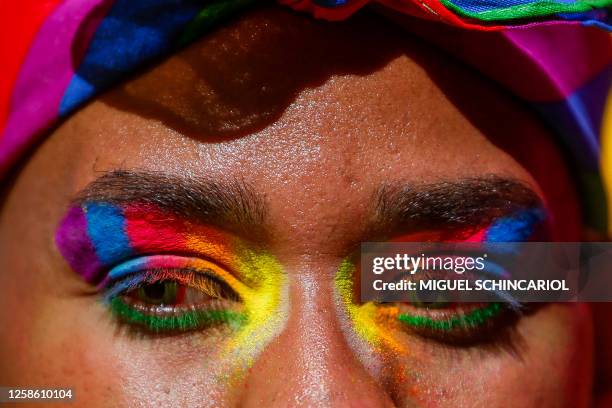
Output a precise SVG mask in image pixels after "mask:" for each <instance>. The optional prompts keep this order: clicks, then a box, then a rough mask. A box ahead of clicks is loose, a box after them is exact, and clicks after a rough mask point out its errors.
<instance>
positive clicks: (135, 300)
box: [105, 261, 246, 333]
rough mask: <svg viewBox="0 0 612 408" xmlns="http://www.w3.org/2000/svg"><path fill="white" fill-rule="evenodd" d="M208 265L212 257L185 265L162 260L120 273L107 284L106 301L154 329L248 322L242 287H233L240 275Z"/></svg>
mask: <svg viewBox="0 0 612 408" xmlns="http://www.w3.org/2000/svg"><path fill="white" fill-rule="evenodd" d="M195 266H197V267H195ZM206 266H209V265H208V263H207V262H206V261H202V262H199V263H198V262H195V263H194V262H191V265H186V266H185V267H182V268H176V267H172V268H163V267H160V266H159V265H157V266H156V267H155V268H152V269H144V268H139V269H137V270H136V271H130V273H127V274H126V276H121V275H122V274H118V275H120V276H121V277H120V278H119V279H115V280H113V281H111V282H110V283H109V284H108V285H107V286H108V287H107V289H106V295H105V299H106V302H107V304H108V305H109V308H110V311H111V313H112V314H113V315H114V316H115V317H117V319H118V320H119V321H120V322H121V323H124V324H127V325H130V326H132V327H134V328H137V329H142V330H145V331H148V332H152V333H172V332H188V331H195V330H203V329H207V328H211V327H214V326H219V325H226V326H230V327H234V328H235V327H237V326H240V325H242V324H244V322H245V321H246V314H245V313H244V310H243V304H242V300H241V297H240V295H239V294H238V292H239V291H240V288H233V287H232V286H236V285H237V281H236V280H235V279H233V280H232V279H230V278H229V276H227V277H224V273H223V271H219V270H213V269H211V268H207V267H206ZM110 275H111V276H112V273H111V274H110Z"/></svg>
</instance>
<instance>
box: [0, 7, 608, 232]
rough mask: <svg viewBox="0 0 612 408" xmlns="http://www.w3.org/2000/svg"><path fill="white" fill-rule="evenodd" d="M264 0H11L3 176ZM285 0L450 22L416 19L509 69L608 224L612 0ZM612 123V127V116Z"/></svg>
mask: <svg viewBox="0 0 612 408" xmlns="http://www.w3.org/2000/svg"><path fill="white" fill-rule="evenodd" d="M253 2H254V0H216V1H211V0H208V1H206V0H139V1H134V0H20V1H12V2H8V1H7V2H2V3H1V5H0V7H1V9H0V16H2V18H3V19H4V21H3V24H1V25H0V38H2V39H3V40H2V41H3V43H2V44H3V45H2V53H3V59H2V75H1V76H0V178H1V177H3V176H4V175H6V173H7V172H8V171H9V170H10V169H11V167H12V166H13V165H14V164H15V163H16V161H17V160H18V159H19V158H20V157H21V156H23V154H24V153H25V152H26V151H27V149H28V148H29V147H30V146H32V145H33V143H34V142H35V141H36V140H38V139H39V138H40V137H41V136H42V135H44V134H45V132H47V131H48V130H49V129H50V128H51V127H52V126H53V125H54V124H56V123H57V122H58V120H60V119H62V118H65V117H66V116H68V115H69V114H71V113H72V112H74V110H75V109H77V108H78V107H79V106H81V105H82V104H83V103H84V102H86V101H88V100H89V99H91V98H92V97H94V96H95V95H97V94H99V93H100V92H101V91H103V90H105V89H107V88H109V87H110V86H112V85H113V84H116V83H117V82H118V81H120V80H122V79H123V78H125V77H126V75H127V74H129V73H130V72H132V71H134V70H135V69H138V68H141V67H142V66H145V65H146V64H150V63H151V62H153V61H155V60H158V59H159V58H162V57H163V56H166V55H168V54H171V53H172V52H174V51H175V50H177V49H178V48H180V47H182V46H184V45H186V44H188V43H189V42H190V41H192V40H194V39H197V38H198V37H200V36H201V35H203V34H205V33H206V32H207V31H209V30H211V29H212V28H214V27H215V25H216V24H218V23H219V21H221V20H223V19H225V18H227V17H228V16H231V15H233V14H235V13H236V12H238V11H239V10H241V9H243V8H245V7H246V6H248V5H250V4H251V3H253ZM280 2H281V3H284V4H286V5H288V6H290V7H292V8H294V9H296V10H298V11H305V12H309V13H312V14H313V15H314V16H315V17H318V18H323V19H327V20H342V19H346V18H349V17H350V15H351V14H353V13H355V12H356V11H357V10H359V9H360V8H362V7H364V6H366V5H368V3H376V5H377V6H378V7H383V8H388V9H392V10H395V11H397V12H400V13H403V14H409V15H411V16H413V17H416V18H417V19H421V20H432V21H437V22H440V23H444V24H436V23H433V24H432V23H419V20H417V19H415V23H414V24H412V25H411V26H410V29H411V30H412V31H414V32H415V33H416V34H417V35H419V36H421V37H422V38H423V39H424V40H425V41H428V42H430V43H432V44H435V45H436V46H438V47H442V48H444V49H446V50H447V51H448V52H451V53H453V54H454V55H456V56H457V57H459V58H461V59H462V60H464V61H465V62H466V63H468V64H470V65H472V66H473V67H475V68H476V69H478V70H480V71H481V72H482V73H483V74H485V75H487V76H489V77H490V78H493V79H494V80H496V81H498V82H499V83H501V84H502V85H503V86H505V87H506V88H507V89H508V90H509V91H510V92H512V93H514V95H516V96H517V97H518V98H520V99H522V100H524V101H525V103H527V104H529V105H531V106H532V107H533V108H535V109H536V110H537V111H538V112H539V113H540V114H541V115H542V117H543V118H544V119H545V120H547V121H548V123H549V124H550V126H551V127H552V128H553V129H554V130H555V131H556V133H557V134H558V136H559V141H560V143H561V144H562V145H563V146H564V147H565V148H566V149H567V150H568V151H569V152H571V155H572V156H573V158H574V163H572V166H573V168H575V171H576V175H577V178H578V180H580V188H581V190H580V191H581V195H582V198H583V202H584V204H585V206H584V207H585V220H586V222H587V224H588V225H589V226H591V227H594V228H596V229H598V230H600V231H604V230H605V229H606V227H607V222H608V217H607V212H608V211H607V209H606V200H605V191H606V190H607V189H604V184H603V182H602V176H601V175H602V174H610V175H611V177H612V169H610V170H606V169H608V167H612V147H607V146H609V144H610V143H609V142H607V140H603V139H602V128H603V126H602V123H603V122H604V120H605V119H604V107H605V105H606V100H607V97H608V93H609V91H610V84H611V83H612V43H611V42H610V35H609V34H608V33H606V32H605V30H610V29H611V28H612V25H611V20H610V7H611V5H612V0H575V1H572V0H536V1H531V0H377V1H372V2H369V1H368V0H280ZM608 112H609V113H608V115H610V114H612V108H610V109H608ZM607 120H609V121H610V122H612V119H607ZM605 128H606V129H611V131H610V132H608V134H610V133H612V125H608V126H606V127H605ZM610 137H611V138H612V134H611V135H610ZM602 144H603V145H604V153H606V154H605V155H604V156H602V154H601V146H602ZM602 167H603V169H604V170H605V171H603V172H602ZM611 185H612V184H611Z"/></svg>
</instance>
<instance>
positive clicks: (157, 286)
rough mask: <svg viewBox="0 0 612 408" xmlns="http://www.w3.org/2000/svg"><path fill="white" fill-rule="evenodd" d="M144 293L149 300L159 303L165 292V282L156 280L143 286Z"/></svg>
mask: <svg viewBox="0 0 612 408" xmlns="http://www.w3.org/2000/svg"><path fill="white" fill-rule="evenodd" d="M143 291H144V295H145V296H146V297H147V298H148V299H149V300H151V301H153V302H157V303H161V302H162V301H163V300H164V294H165V293H166V283H165V282H156V283H152V284H150V285H147V286H145V287H144V288H143Z"/></svg>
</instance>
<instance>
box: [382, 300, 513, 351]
mask: <svg viewBox="0 0 612 408" xmlns="http://www.w3.org/2000/svg"><path fill="white" fill-rule="evenodd" d="M396 310H397V313H394V316H395V318H396V319H397V322H398V324H399V325H400V327H401V328H402V329H404V330H407V331H410V332H412V333H415V334H418V335H420V336H422V337H426V338H430V339H433V340H437V341H440V342H445V343H454V344H459V345H461V344H463V345H469V344H476V343H482V342H487V341H492V340H494V339H495V338H496V337H499V336H500V334H501V333H502V332H504V330H505V329H506V328H509V327H511V326H512V325H513V323H515V322H516V320H517V319H518V318H519V317H520V312H519V311H517V310H516V309H514V308H511V307H509V306H508V305H507V304H504V303H500V302H496V303H480V304H474V303H463V304H450V303H443V302H441V303H435V304H427V303H421V304H418V303H417V304H408V303H403V304H398V305H397V306H396Z"/></svg>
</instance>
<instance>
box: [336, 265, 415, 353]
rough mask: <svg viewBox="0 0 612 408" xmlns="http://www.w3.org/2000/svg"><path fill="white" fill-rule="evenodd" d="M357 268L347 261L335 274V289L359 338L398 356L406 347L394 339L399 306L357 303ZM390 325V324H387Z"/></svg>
mask: <svg viewBox="0 0 612 408" xmlns="http://www.w3.org/2000/svg"><path fill="white" fill-rule="evenodd" d="M355 272H356V268H355V265H354V264H353V263H352V262H351V261H350V260H349V259H348V258H345V259H344V260H343V261H342V263H341V264H340V267H339V268H338V272H337V273H336V278H335V286H336V291H337V294H338V296H339V298H340V301H341V304H342V306H343V307H344V309H345V311H346V313H347V315H348V318H349V320H350V321H351V325H352V328H353V330H354V331H355V333H356V334H357V335H358V336H359V338H360V339H361V340H363V341H365V342H366V343H367V344H369V345H370V346H372V347H375V348H386V349H390V350H393V351H395V352H396V353H404V352H405V351H406V349H405V346H404V345H402V344H401V343H400V342H398V341H397V339H395V338H394V336H393V333H392V332H391V331H390V327H389V325H388V323H389V322H394V321H395V320H396V319H395V317H396V316H397V314H398V310H397V308H396V307H379V306H377V305H376V304H374V303H373V302H367V303H364V304H358V303H356V302H355V299H354V293H355V287H354V282H355V279H354V275H355ZM385 323H387V324H385Z"/></svg>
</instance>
